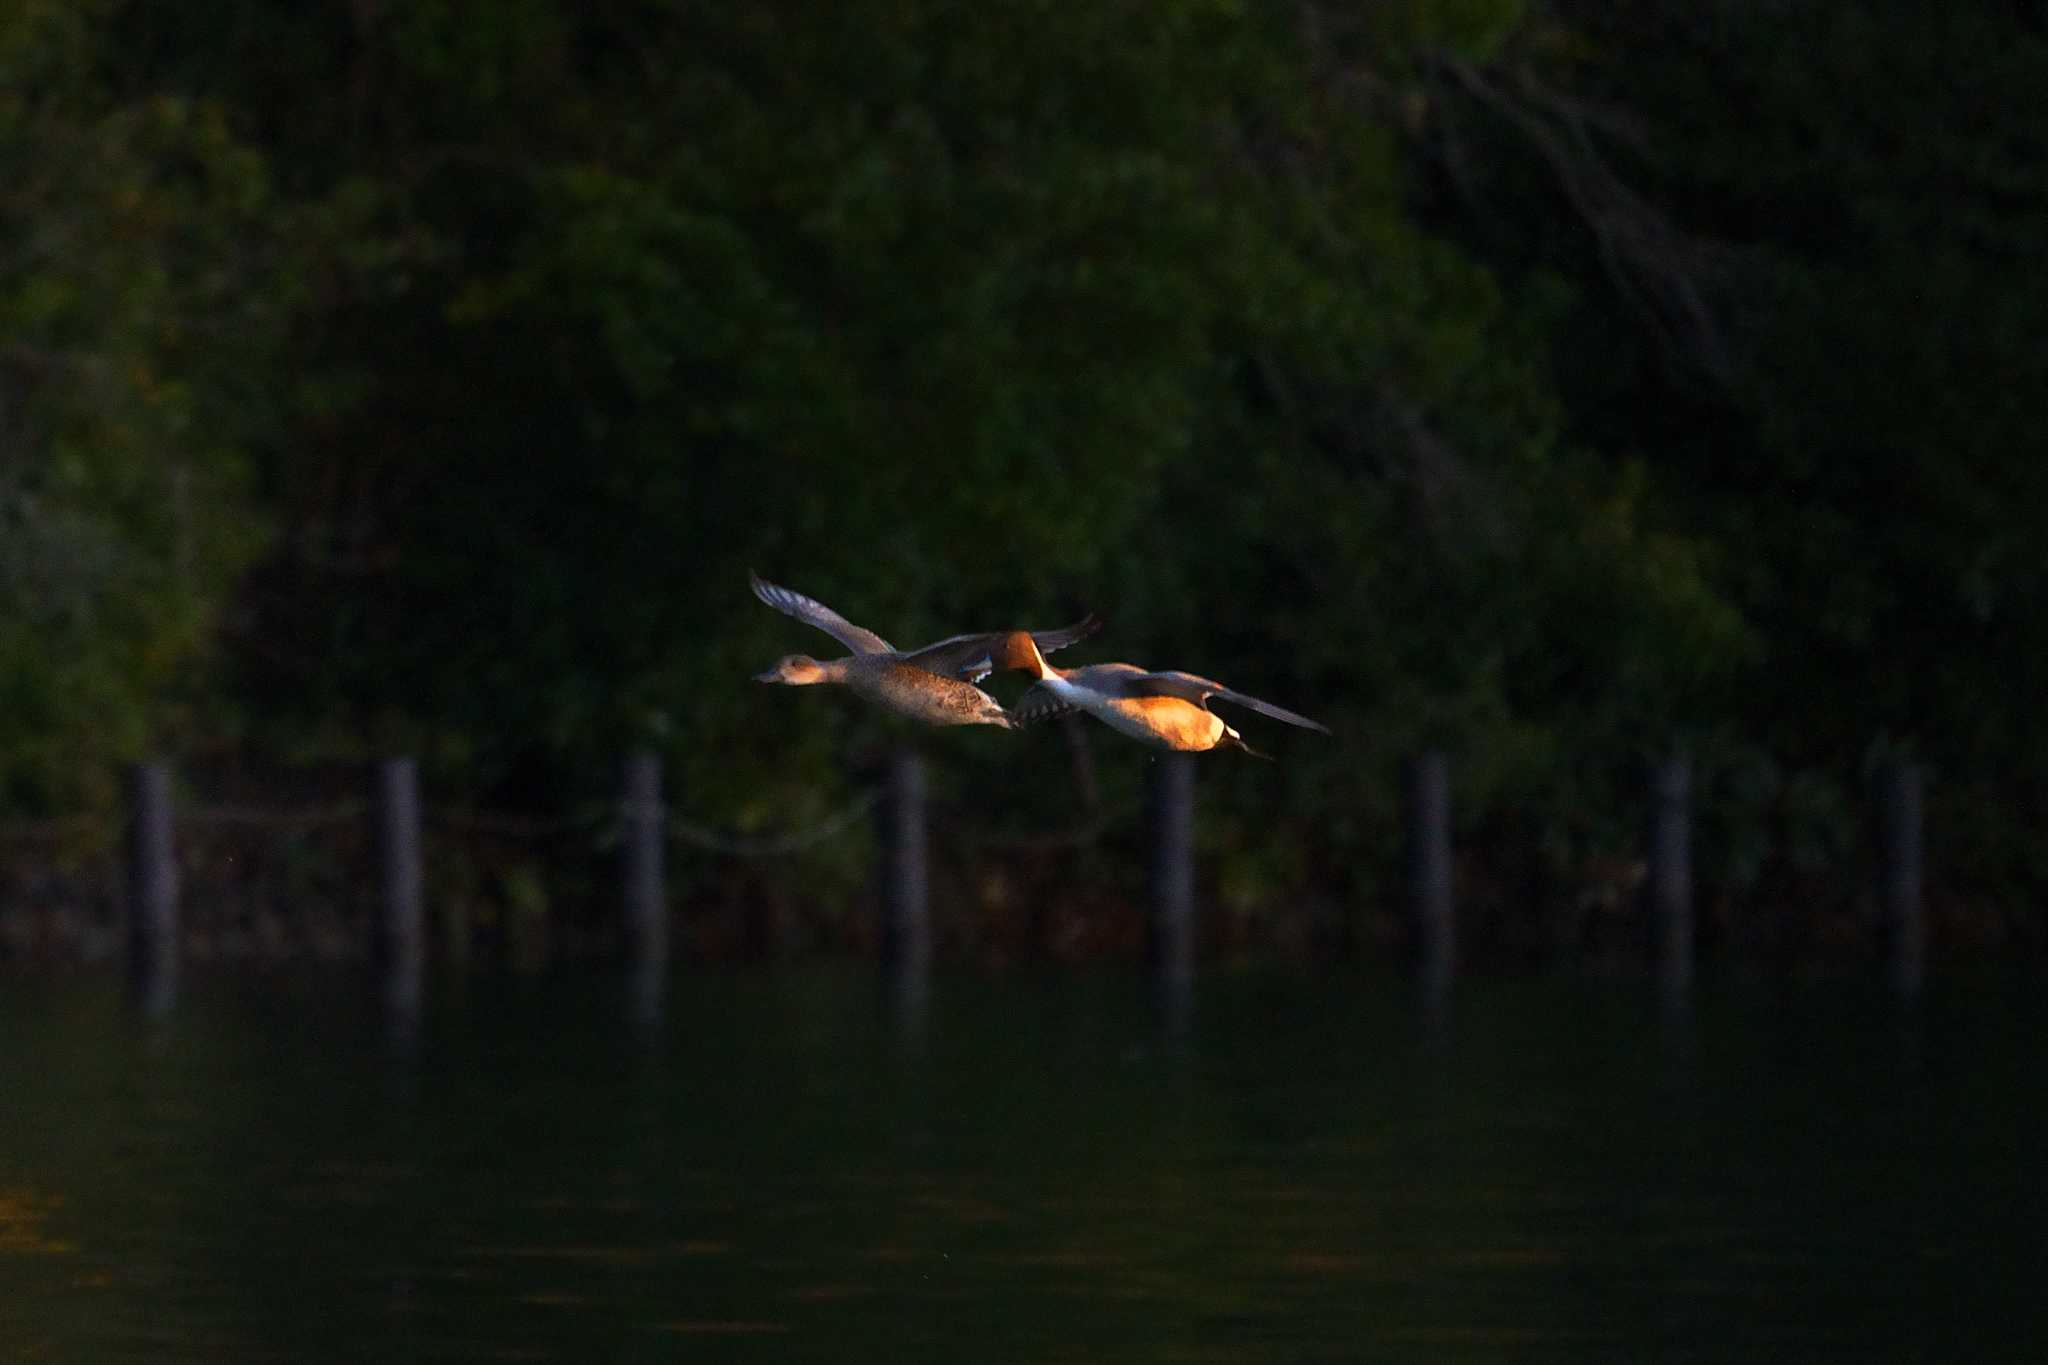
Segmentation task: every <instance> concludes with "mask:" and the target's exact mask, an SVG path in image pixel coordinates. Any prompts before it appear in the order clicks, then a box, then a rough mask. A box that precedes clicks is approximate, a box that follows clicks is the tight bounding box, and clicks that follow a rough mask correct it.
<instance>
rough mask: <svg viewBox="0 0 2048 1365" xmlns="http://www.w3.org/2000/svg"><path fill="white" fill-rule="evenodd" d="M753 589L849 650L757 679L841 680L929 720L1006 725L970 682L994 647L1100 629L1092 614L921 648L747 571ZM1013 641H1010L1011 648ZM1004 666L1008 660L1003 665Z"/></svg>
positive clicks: (793, 660) (1060, 644) (793, 662)
mask: <svg viewBox="0 0 2048 1365" xmlns="http://www.w3.org/2000/svg"><path fill="white" fill-rule="evenodd" d="M748 577H749V578H750V579H751V580H752V582H753V585H754V596H756V597H758V598H760V599H761V600H762V601H763V602H766V603H767V604H768V605H769V606H771V607H773V608H775V609H776V610H777V611H779V612H782V613H784V614H785V615H789V616H794V617H795V618H796V619H797V620H799V621H802V622H804V623H806V624H807V625H813V626H816V627H817V628H818V629H819V630H822V631H824V632H825V633H826V634H827V635H830V636H831V637H832V638H833V639H835V640H837V641H839V643H840V644H842V645H845V646H846V647H847V648H848V649H850V650H852V651H853V653H852V654H850V655H848V656H846V657H845V658H843V659H826V660H823V661H820V660H818V659H813V658H812V657H811V656H810V655H808V654H791V655H789V656H787V657H786V658H784V659H782V660H780V661H779V662H777V663H776V665H775V667H773V668H771V669H769V670H767V671H766V672H764V673H757V674H755V675H754V681H756V682H764V683H783V684H785V685H787V686H790V687H807V686H810V685H811V684H813V683H840V684H843V685H844V686H846V687H848V688H851V689H852V690H853V691H854V692H857V693H859V694H860V695H861V696H863V697H866V698H867V699H868V700H869V701H872V702H876V703H878V704H880V705H882V706H884V707H886V708H887V709H889V710H891V711H894V712H895V713H896V714H897V715H899V716H907V717H909V718H910V719H911V720H917V721H923V722H924V723H926V724H927V725H1000V726H1002V727H1003V728H1004V729H1008V728H1010V717H1009V716H1008V714H1007V713H1005V712H1004V710H1003V707H1002V703H1000V702H998V701H997V700H996V699H995V698H994V697H991V696H990V695H989V694H988V693H986V692H984V691H982V690H981V689H980V688H978V687H976V686H975V685H974V684H976V683H978V682H980V681H981V680H982V679H983V678H985V677H987V676H988V675H989V672H990V670H991V669H992V668H995V667H996V666H997V664H996V661H995V659H994V658H993V655H992V651H993V650H994V648H995V647H996V646H997V645H998V644H999V643H1000V642H1001V641H1003V640H1005V639H1006V638H1008V637H1009V636H1012V635H1015V636H1021V637H1022V638H1023V639H1024V640H1025V641H1026V642H1027V643H1028V644H1029V645H1030V648H1031V653H1032V655H1033V656H1034V657H1039V658H1040V662H1041V664H1042V663H1043V658H1042V656H1040V654H1039V652H1040V651H1041V650H1042V651H1044V652H1045V653H1048V654H1049V653H1051V652H1052V651H1054V650H1056V649H1064V648H1065V647H1066V646H1068V645H1070V644H1073V643H1074V642H1075V641H1076V640H1085V639H1086V638H1088V637H1089V636H1090V635H1093V634H1094V633H1095V632H1096V631H1098V630H1100V629H1102V621H1101V620H1100V618H1098V617H1096V616H1095V615H1094V614H1093V613H1090V614H1089V616H1088V617H1087V618H1086V619H1084V620H1081V621H1077V622H1075V623H1074V624H1073V625H1071V626H1067V627H1065V628H1064V629H1062V630H1042V631H1036V632H1033V631H1022V630H1019V631H989V632H986V633H984V634H980V635H955V636H952V637H951V638H949V639H945V640H940V641H939V642H938V643H937V644H930V645H926V646H925V647H924V648H922V649H914V650H899V649H897V648H896V647H895V646H894V645H891V644H890V643H889V642H888V641H887V640H884V639H883V638H882V637H881V636H879V635H877V634H875V633H874V632H873V631H871V630H863V629H862V628H861V627H859V626H856V625H854V624H853V623H852V622H850V621H848V620H847V619H846V618H845V617H843V616H841V615H840V614H839V613H838V612H836V611H834V610H832V609H831V608H830V607H828V606H826V605H825V604H824V603H822V602H819V601H816V600H814V599H812V598H809V597H806V596H804V595H803V594H802V593H800V592H791V591H790V590H789V589H788V588H782V587H777V586H776V585H775V584H773V583H767V582H763V581H762V580H761V578H760V576H759V575H756V574H751V573H750V574H749V575H748ZM1014 651H1015V647H1014V646H1012V647H1011V652H1013V653H1014ZM1004 666H1006V667H1007V666H1008V665H1004Z"/></svg>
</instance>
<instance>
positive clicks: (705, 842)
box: [668, 791, 881, 858]
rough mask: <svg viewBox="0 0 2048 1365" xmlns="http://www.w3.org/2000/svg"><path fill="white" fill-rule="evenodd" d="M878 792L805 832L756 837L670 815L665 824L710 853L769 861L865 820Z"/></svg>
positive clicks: (676, 835) (683, 839)
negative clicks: (716, 828) (778, 855)
mask: <svg viewBox="0 0 2048 1365" xmlns="http://www.w3.org/2000/svg"><path fill="white" fill-rule="evenodd" d="M880 799H881V793H879V792H872V791H871V792H868V793H866V794H865V795H863V796H861V797H860V798H859V799H858V800H856V801H854V802H853V803H852V804H851V805H849V806H847V807H845V808H844V809H842V810H839V811H837V812H835V813H834V814H832V815H829V816H827V817H825V819H823V820H821V821H819V822H818V823H817V824H815V825H812V826H810V827H809V828H807V829H800V830H791V831H789V832H787V833H784V834H767V835H760V836H755V837H749V836H746V835H732V834H726V833H724V832H722V831H720V830H715V829H712V828H711V827H710V826H708V825H700V824H697V823H696V822H695V821H692V820H684V819H681V818H679V817H676V816H671V817H670V818H669V821H668V832H669V837H671V838H673V839H677V840H680V841H681V842H683V843H686V844H689V845H690V846H691V847H693V848H700V849H703V850H705V851H706V852H710V853H722V854H725V855H726V856H727V857H732V858H768V857H773V856H775V855H776V854H779V853H795V852H797V851H798V850H800V849H806V848H809V847H811V846H812V845H813V844H821V843H823V842H825V840H827V839H830V838H831V837H833V836H834V835H836V834H840V833H843V832H844V831H845V830H846V829H847V828H848V827H849V826H851V825H853V824H854V823H856V822H857V821H859V820H861V819H862V818H864V817H865V816H866V815H867V813H868V812H869V811H871V810H873V809H874V808H875V803H876V802H877V801H879V800H880Z"/></svg>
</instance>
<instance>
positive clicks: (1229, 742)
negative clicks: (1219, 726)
mask: <svg viewBox="0 0 2048 1365" xmlns="http://www.w3.org/2000/svg"><path fill="white" fill-rule="evenodd" d="M1216 747H1217V748H1219V749H1242V750H1244V751H1245V752H1246V753H1247V754H1250V755H1251V756H1252V757H1253V758H1256V759H1261V760H1263V761H1265V762H1267V763H1271V762H1272V761H1273V755H1271V754H1262V753H1260V752H1259V751H1258V750H1257V749H1254V748H1253V747H1252V746H1251V745H1249V744H1247V743H1245V742H1244V736H1243V735H1241V734H1239V733H1238V732H1237V731H1236V730H1235V729H1233V728H1232V727H1230V726H1228V725H1226V726H1224V727H1223V738H1222V739H1220V740H1218V741H1217V742H1216Z"/></svg>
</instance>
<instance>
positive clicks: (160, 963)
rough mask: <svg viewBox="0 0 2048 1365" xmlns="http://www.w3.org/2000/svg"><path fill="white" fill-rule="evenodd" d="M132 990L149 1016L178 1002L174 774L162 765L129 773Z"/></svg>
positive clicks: (134, 768) (140, 765)
mask: <svg viewBox="0 0 2048 1365" xmlns="http://www.w3.org/2000/svg"><path fill="white" fill-rule="evenodd" d="M127 786H128V987H129V992H130V994H131V996H132V997H133V999H134V1000H135V1002H136V1003H137V1004H138V1005H140V1006H141V1007H142V1009H143V1011H144V1012H145V1013H147V1014H162V1013H163V1012H164V1011H166V1010H168V1009H169V1008H170V1007H171V1005H172V1003H173V1002H174V1001H175V1000H176V999H177V996H178V863H177V850H176V848H175V847H174V845H173V843H172V834H171V770H170V766H169V765H168V764H166V763H163V762H162V761H159V760H152V761H150V762H145V763H137V764H134V765H133V766H131V767H130V768H129V770H128V783H127Z"/></svg>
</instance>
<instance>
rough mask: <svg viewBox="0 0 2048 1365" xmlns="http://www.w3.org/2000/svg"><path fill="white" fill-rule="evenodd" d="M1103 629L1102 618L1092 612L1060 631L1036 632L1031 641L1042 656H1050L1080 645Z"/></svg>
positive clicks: (1062, 627)
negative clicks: (1057, 651)
mask: <svg viewBox="0 0 2048 1365" xmlns="http://www.w3.org/2000/svg"><path fill="white" fill-rule="evenodd" d="M1101 629H1102V618H1101V617H1100V616H1097V615H1096V614H1095V613H1094V612H1092V611H1091V612H1089V613H1088V614H1087V615H1086V616H1084V617H1082V618H1081V619H1080V620H1078V621H1076V622H1074V624H1073V625H1071V626H1061V627H1060V628H1059V629H1058V630H1034V631H1032V632H1031V640H1032V643H1034V644H1036V645H1037V646H1038V652H1039V653H1040V654H1050V653H1052V652H1053V651H1054V650H1056V649H1065V648H1066V647H1067V646H1068V645H1072V644H1079V643H1080V642H1081V641H1083V640H1085V639H1087V638H1088V637H1089V636H1091V635H1093V634H1094V633H1095V632H1096V631H1098V630H1101Z"/></svg>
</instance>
